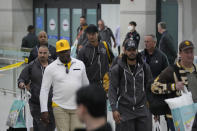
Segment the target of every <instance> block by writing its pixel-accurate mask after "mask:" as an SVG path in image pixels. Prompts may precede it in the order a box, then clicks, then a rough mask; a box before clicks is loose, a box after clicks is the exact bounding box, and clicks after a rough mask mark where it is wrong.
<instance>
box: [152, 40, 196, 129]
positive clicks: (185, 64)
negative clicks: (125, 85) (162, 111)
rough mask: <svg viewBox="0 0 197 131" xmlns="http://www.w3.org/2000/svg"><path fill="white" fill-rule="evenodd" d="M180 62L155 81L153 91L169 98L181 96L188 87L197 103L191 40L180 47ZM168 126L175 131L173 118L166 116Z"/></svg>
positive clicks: (169, 67) (168, 68) (182, 43)
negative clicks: (181, 91) (182, 91)
mask: <svg viewBox="0 0 197 131" xmlns="http://www.w3.org/2000/svg"><path fill="white" fill-rule="evenodd" d="M179 56H180V60H179V61H178V62H177V63H176V64H174V65H172V66H168V67H167V68H166V69H165V70H164V71H163V72H162V73H161V74H160V75H159V76H158V77H157V78H156V79H155V81H154V83H153V84H152V87H151V90H152V92H153V93H155V94H160V95H164V94H166V95H168V97H171V98H173V97H177V96H180V95H181V93H180V90H183V89H184V86H186V87H187V89H188V90H189V91H191V93H192V97H193V101H194V102H195V103H196V102H197V88H196V85H197V71H196V66H195V65H194V64H193V60H194V45H193V43H192V42H191V41H189V40H184V41H182V42H181V43H180V45H179ZM166 118H167V125H168V127H169V128H170V129H171V131H175V129H174V124H173V121H172V116H171V115H170V111H169V114H167V115H166Z"/></svg>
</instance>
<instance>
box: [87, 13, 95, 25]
mask: <svg viewBox="0 0 197 131" xmlns="http://www.w3.org/2000/svg"><path fill="white" fill-rule="evenodd" d="M96 11H97V10H96V9H87V23H88V24H94V25H97V13H96Z"/></svg>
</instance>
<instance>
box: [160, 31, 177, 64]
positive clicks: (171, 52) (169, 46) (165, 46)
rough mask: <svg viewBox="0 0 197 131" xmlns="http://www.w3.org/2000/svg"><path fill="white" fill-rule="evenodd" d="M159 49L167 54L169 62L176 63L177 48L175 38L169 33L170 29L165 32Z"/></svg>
mask: <svg viewBox="0 0 197 131" xmlns="http://www.w3.org/2000/svg"><path fill="white" fill-rule="evenodd" d="M159 49H160V50H161V51H162V52H163V53H165V54H166V56H167V58H168V62H169V64H170V65H172V64H174V61H175V59H176V57H177V52H176V49H175V45H174V41H173V38H172V36H171V35H170V34H169V33H168V31H165V32H163V34H162V36H161V39H160V42H159Z"/></svg>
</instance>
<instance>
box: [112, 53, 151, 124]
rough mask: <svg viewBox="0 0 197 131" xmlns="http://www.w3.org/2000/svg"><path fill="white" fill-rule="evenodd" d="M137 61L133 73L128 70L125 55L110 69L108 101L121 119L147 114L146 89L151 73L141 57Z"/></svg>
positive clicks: (125, 119)
mask: <svg viewBox="0 0 197 131" xmlns="http://www.w3.org/2000/svg"><path fill="white" fill-rule="evenodd" d="M139 56H140V55H139ZM137 61H138V62H137V64H136V68H135V70H134V73H131V72H130V70H129V67H128V65H127V62H126V58H125V56H123V57H122V58H120V59H119V60H118V62H117V64H116V65H114V66H113V67H112V68H111V69H110V88H109V92H108V93H109V101H110V104H111V107H112V111H115V110H117V111H119V113H120V114H121V118H122V120H123V121H127V120H129V119H135V118H136V117H141V116H147V106H146V101H147V100H146V89H148V88H149V89H150V86H151V82H152V74H151V71H150V68H149V66H148V65H147V64H146V63H144V62H143V61H142V59H141V57H138V58H137Z"/></svg>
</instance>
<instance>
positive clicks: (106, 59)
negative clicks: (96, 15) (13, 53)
mask: <svg viewBox="0 0 197 131" xmlns="http://www.w3.org/2000/svg"><path fill="white" fill-rule="evenodd" d="M86 33H87V37H88V42H87V43H86V44H85V46H84V47H83V48H82V49H81V50H80V51H79V54H78V59H79V60H81V61H83V62H84V64H85V66H86V73H87V76H88V79H89V81H90V83H91V84H97V85H98V86H100V87H103V77H104V75H105V74H106V73H107V72H108V71H109V64H110V63H111V62H112V60H113V57H114V55H113V53H112V51H111V50H110V48H108V49H106V47H105V45H104V43H103V42H100V41H99V39H98V28H97V27H96V26H95V25H89V26H88V28H87V29H86ZM105 90H107V89H105Z"/></svg>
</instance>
